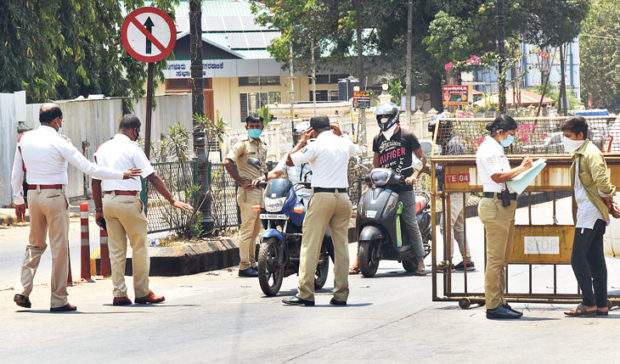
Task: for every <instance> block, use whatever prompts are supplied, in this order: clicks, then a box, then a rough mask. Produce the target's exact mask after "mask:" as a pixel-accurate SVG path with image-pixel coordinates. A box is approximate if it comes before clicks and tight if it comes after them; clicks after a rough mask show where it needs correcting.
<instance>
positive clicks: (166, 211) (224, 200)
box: [142, 159, 365, 233]
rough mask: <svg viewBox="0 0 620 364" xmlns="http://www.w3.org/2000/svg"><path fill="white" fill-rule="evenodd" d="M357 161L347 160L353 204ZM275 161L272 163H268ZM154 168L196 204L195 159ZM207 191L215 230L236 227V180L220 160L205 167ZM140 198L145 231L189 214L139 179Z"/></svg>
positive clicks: (166, 227)
mask: <svg viewBox="0 0 620 364" xmlns="http://www.w3.org/2000/svg"><path fill="white" fill-rule="evenodd" d="M359 164H361V163H359V162H357V163H356V162H355V161H353V160H352V161H351V163H350V164H349V198H350V199H351V202H352V204H353V206H354V208H356V207H357V204H358V202H359V200H360V196H361V191H362V187H363V177H364V176H365V170H364V168H360V167H359ZM270 165H271V166H273V165H275V164H274V163H271V164H270ZM153 168H155V172H156V173H157V174H158V175H159V176H160V177H161V178H162V179H163V180H164V183H165V184H166V186H168V189H169V190H170V192H171V193H172V194H173V196H175V198H177V199H179V200H181V201H186V202H189V203H191V204H192V205H194V206H197V202H198V201H197V196H196V190H195V189H192V188H193V187H192V186H197V184H198V174H197V172H198V161H197V160H196V159H194V160H193V161H191V162H187V163H181V162H166V163H154V164H153ZM209 176H210V181H209V183H210V186H211V187H210V188H211V189H210V191H211V196H212V201H211V215H212V217H213V220H214V222H215V229H216V230H220V231H221V230H227V229H230V228H237V227H239V225H240V223H241V218H240V214H239V209H238V206H237V189H238V186H237V183H236V182H235V181H234V180H233V179H232V177H231V176H230V174H228V172H227V171H226V168H224V164H223V163H211V165H210V168H209ZM142 190H143V191H146V193H145V192H143V196H142V200H143V201H144V199H145V197H147V201H148V208H147V217H148V225H147V230H148V232H149V233H156V232H162V231H170V230H176V229H178V228H179V226H180V225H182V224H186V223H187V222H188V220H189V218H190V216H191V214H188V213H184V212H181V211H180V210H178V209H174V208H173V207H172V206H170V204H169V203H168V202H167V201H166V200H165V199H164V198H163V197H162V196H161V195H159V193H157V191H156V190H155V189H154V188H152V187H146V186H145V182H144V181H143V189H142Z"/></svg>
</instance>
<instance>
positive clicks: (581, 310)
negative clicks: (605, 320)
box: [564, 303, 602, 317]
mask: <svg viewBox="0 0 620 364" xmlns="http://www.w3.org/2000/svg"><path fill="white" fill-rule="evenodd" d="M597 311H598V310H592V311H588V310H586V308H585V307H584V306H583V305H582V304H581V303H580V304H579V305H578V306H577V307H575V308H574V309H572V310H570V311H567V312H564V314H565V315H566V316H570V317H578V316H594V315H596V314H597ZM601 314H602V313H601Z"/></svg>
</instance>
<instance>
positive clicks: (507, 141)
mask: <svg viewBox="0 0 620 364" xmlns="http://www.w3.org/2000/svg"><path fill="white" fill-rule="evenodd" d="M514 140H515V137H514V135H510V134H508V138H506V139H504V140H501V141H500V142H499V144H501V145H502V147H504V148H506V147H508V146H510V144H512V142H513V141H514Z"/></svg>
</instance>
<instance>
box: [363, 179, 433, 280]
mask: <svg viewBox="0 0 620 364" xmlns="http://www.w3.org/2000/svg"><path fill="white" fill-rule="evenodd" d="M370 182H371V183H372V187H371V188H370V189H369V190H368V191H367V192H366V193H365V194H364V195H363V196H362V199H361V201H360V204H359V206H358V210H357V219H356V228H357V233H358V234H357V236H358V244H359V252H358V254H359V267H360V271H361V272H362V274H363V275H364V277H373V276H374V275H375V274H376V273H377V269H378V268H379V261H381V260H397V261H399V262H402V264H403V268H404V269H405V270H406V271H407V272H415V270H416V268H417V260H416V256H415V254H414V253H413V246H412V244H411V243H410V242H409V239H408V237H407V236H406V234H403V232H402V231H401V214H402V211H403V204H402V202H399V201H398V193H396V192H394V188H396V187H399V186H404V177H403V176H401V175H399V174H396V173H395V172H394V171H393V170H391V169H388V168H375V169H373V170H372V171H371V172H370ZM416 219H417V221H418V226H419V227H420V233H421V234H422V243H423V246H424V256H425V257H426V256H427V255H428V254H429V253H430V251H431V247H430V243H429V242H430V240H431V215H430V205H429V204H428V201H427V200H426V199H425V198H423V197H421V196H420V197H416Z"/></svg>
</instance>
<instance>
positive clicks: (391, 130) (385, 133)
mask: <svg viewBox="0 0 620 364" xmlns="http://www.w3.org/2000/svg"><path fill="white" fill-rule="evenodd" d="M396 126H397V124H394V125H392V126H390V127H389V128H388V130H386V131H382V133H383V136H384V137H385V139H387V140H390V139H392V136H393V135H394V130H396Z"/></svg>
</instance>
